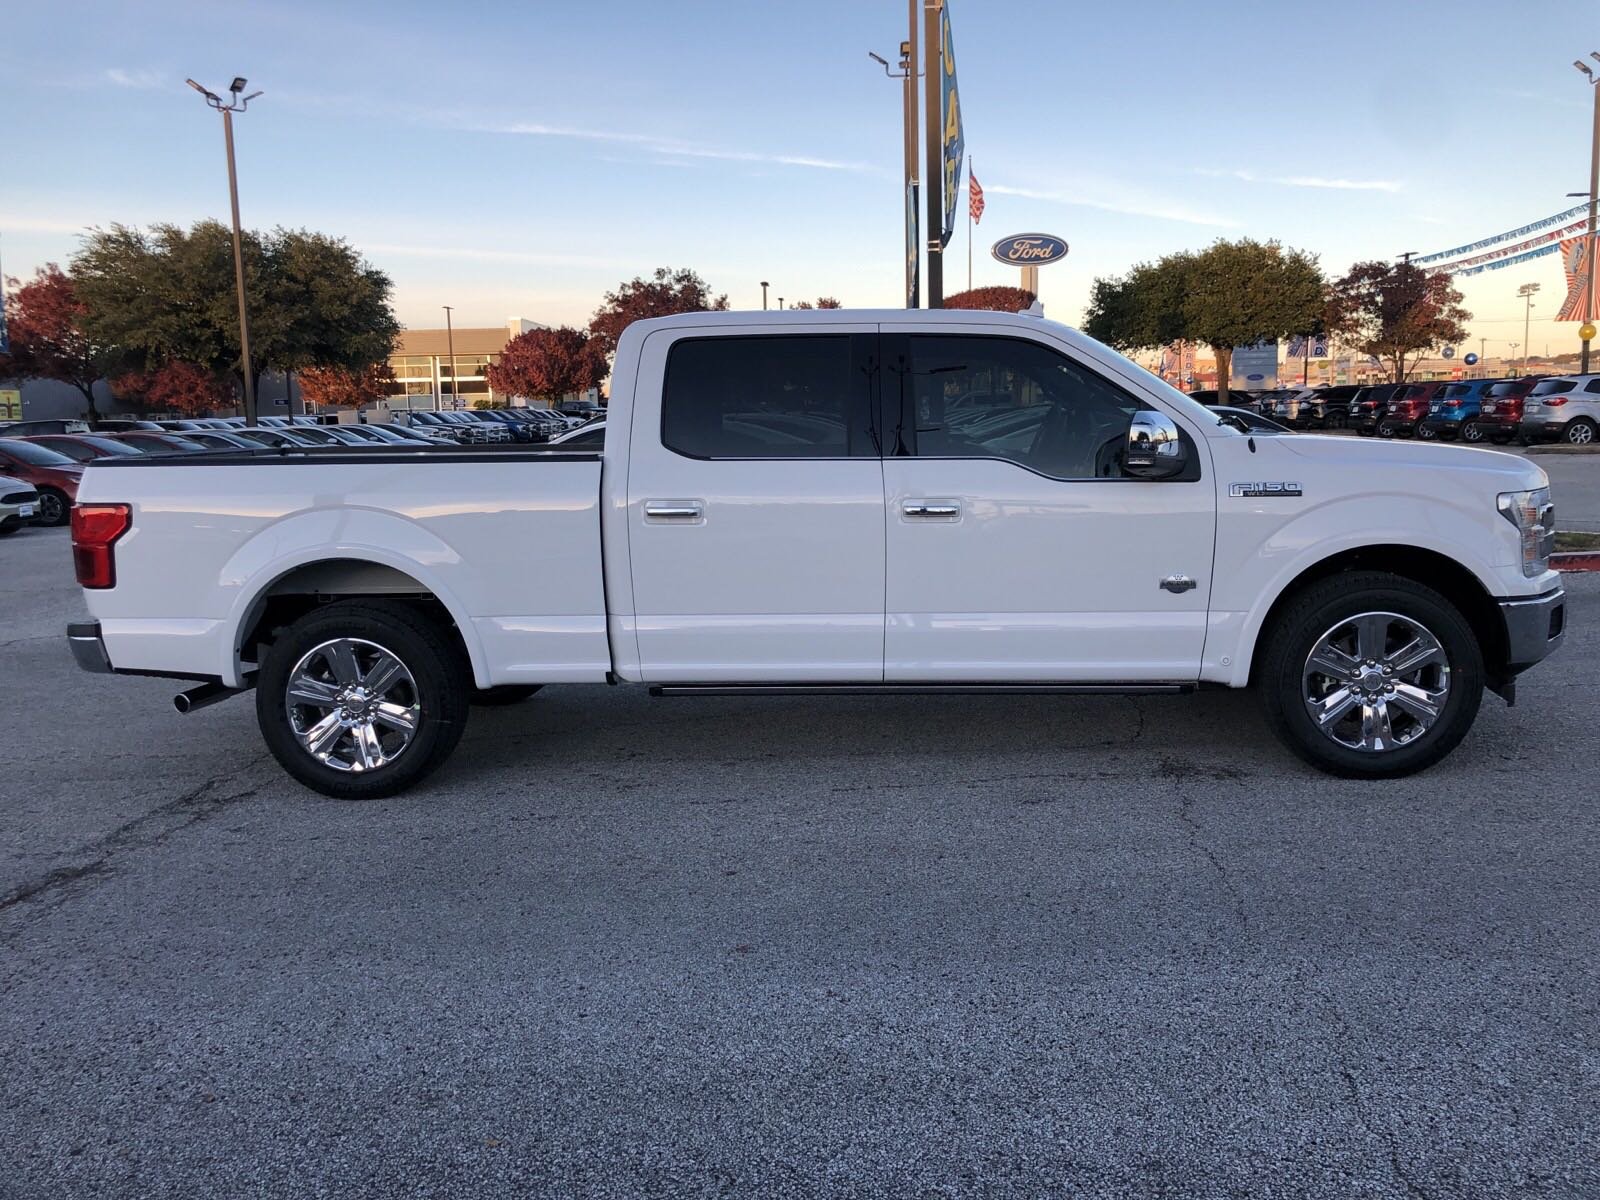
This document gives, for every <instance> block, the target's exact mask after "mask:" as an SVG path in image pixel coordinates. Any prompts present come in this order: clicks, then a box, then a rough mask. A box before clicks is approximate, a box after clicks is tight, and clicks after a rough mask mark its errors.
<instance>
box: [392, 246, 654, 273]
mask: <svg viewBox="0 0 1600 1200" xmlns="http://www.w3.org/2000/svg"><path fill="white" fill-rule="evenodd" d="M361 252H362V253H363V254H374V255H383V254H388V255H393V256H394V257H396V258H439V259H448V260H451V261H461V260H466V261H470V262H490V263H515V264H518V265H525V266H536V267H606V268H611V267H617V268H626V267H628V266H631V265H633V260H632V259H619V258H601V257H598V256H596V255H590V254H551V253H547V252H544V251H538V250H502V249H497V248H494V249H491V248H486V247H477V246H440V245H435V244H431V243H430V244H427V245H422V244H418V243H414V242H362V243H361Z"/></svg>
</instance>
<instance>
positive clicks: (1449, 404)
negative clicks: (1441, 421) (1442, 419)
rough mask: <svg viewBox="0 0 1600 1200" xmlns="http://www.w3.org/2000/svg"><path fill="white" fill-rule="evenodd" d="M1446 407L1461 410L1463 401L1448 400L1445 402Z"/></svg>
mask: <svg viewBox="0 0 1600 1200" xmlns="http://www.w3.org/2000/svg"><path fill="white" fill-rule="evenodd" d="M1444 406H1445V407H1446V408H1460V407H1461V401H1459V400H1446V401H1445V402H1444Z"/></svg>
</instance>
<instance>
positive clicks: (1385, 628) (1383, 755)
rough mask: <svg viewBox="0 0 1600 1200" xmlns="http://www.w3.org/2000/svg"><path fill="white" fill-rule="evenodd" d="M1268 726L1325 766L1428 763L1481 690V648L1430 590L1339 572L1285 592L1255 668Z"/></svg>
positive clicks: (1373, 771)
mask: <svg viewBox="0 0 1600 1200" xmlns="http://www.w3.org/2000/svg"><path fill="white" fill-rule="evenodd" d="M1257 679H1258V682H1259V684H1260V687H1261V695H1262V701H1263V704H1264V706H1265V708H1266V715H1267V721H1268V724H1269V725H1271V727H1272V729H1273V732H1275V733H1276V734H1277V735H1278V737H1279V738H1280V739H1281V740H1282V741H1283V742H1284V744H1285V745H1287V746H1288V747H1289V749H1291V750H1293V751H1294V752H1295V754H1297V755H1299V756H1300V757H1301V758H1302V759H1304V760H1305V761H1306V762H1308V763H1310V764H1311V765H1313V766H1315V767H1320V768H1321V769H1322V770H1324V771H1327V772H1329V773H1331V774H1334V775H1342V776H1345V777H1348V778H1358V779H1389V778H1394V777H1396V776H1401V775H1410V774H1412V773H1414V772H1416V771H1421V770H1423V769H1424V768H1426V767H1430V766H1432V765H1433V764H1434V763H1436V762H1438V761H1439V760H1440V759H1441V758H1443V757H1444V756H1445V755H1447V754H1449V753H1450V751H1451V750H1453V749H1455V748H1456V746H1457V745H1459V744H1460V742H1461V739H1462V738H1464V737H1466V735H1467V731H1468V730H1469V729H1471V728H1472V723H1473V721H1474V720H1475V719H1476V717H1477V715H1478V705H1479V703H1480V702H1481V701H1482V699H1483V686H1484V666H1483V652H1482V650H1481V649H1480V648H1479V646H1478V642H1477V639H1476V638H1475V637H1474V636H1473V633H1472V629H1471V627H1470V626H1469V625H1468V624H1467V621H1466V619H1465V618H1464V617H1463V616H1462V615H1461V613H1460V612H1459V611H1458V610H1457V609H1456V608H1455V606H1454V605H1452V604H1451V603H1450V602H1449V601H1448V600H1446V599H1445V598H1444V597H1443V596H1442V595H1440V594H1439V593H1438V592H1436V591H1434V590H1433V589H1432V588H1429V587H1424V586H1423V585H1422V584H1420V583H1416V582H1414V581H1412V580H1409V579H1406V578H1404V577H1403V576H1399V575H1393V574H1389V573H1387V572H1378V571H1373V572H1349V573H1345V574H1341V575H1336V576H1333V577H1332V578H1330V579H1325V580H1323V581H1322V582H1320V583H1317V584H1313V585H1311V586H1310V587H1308V588H1307V589H1306V590H1305V591H1304V592H1302V593H1301V594H1300V595H1299V596H1298V597H1296V598H1295V599H1294V600H1292V601H1291V602H1290V604H1289V606H1288V607H1287V608H1286V609H1285V611H1284V612H1283V614H1282V616H1281V617H1280V618H1279V619H1278V620H1277V622H1276V623H1275V625H1274V627H1273V630H1272V632H1271V634H1270V635H1269V637H1268V638H1267V641H1266V649H1265V652H1264V654H1263V657H1262V662H1261V669H1260V671H1259V673H1258V676H1257Z"/></svg>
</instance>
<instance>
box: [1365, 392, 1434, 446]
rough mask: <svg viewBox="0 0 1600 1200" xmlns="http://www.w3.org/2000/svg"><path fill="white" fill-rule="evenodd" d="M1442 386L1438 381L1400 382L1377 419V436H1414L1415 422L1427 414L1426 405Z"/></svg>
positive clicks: (1415, 430) (1430, 402)
mask: <svg viewBox="0 0 1600 1200" xmlns="http://www.w3.org/2000/svg"><path fill="white" fill-rule="evenodd" d="M1444 387H1445V384H1444V383H1442V382H1439V381H1434V382H1429V383H1403V384H1401V385H1400V386H1399V387H1397V388H1396V389H1395V391H1394V393H1393V394H1392V395H1391V396H1390V397H1389V402H1388V403H1387V404H1386V405H1385V406H1384V412H1383V416H1382V417H1381V418H1380V419H1379V421H1378V436H1379V437H1412V436H1414V435H1415V434H1416V432H1417V423H1418V422H1420V421H1421V420H1422V418H1423V417H1425V416H1427V415H1428V406H1429V405H1430V404H1432V403H1433V398H1434V397H1435V396H1436V395H1438V394H1439V392H1440V391H1441V390H1443V388H1444Z"/></svg>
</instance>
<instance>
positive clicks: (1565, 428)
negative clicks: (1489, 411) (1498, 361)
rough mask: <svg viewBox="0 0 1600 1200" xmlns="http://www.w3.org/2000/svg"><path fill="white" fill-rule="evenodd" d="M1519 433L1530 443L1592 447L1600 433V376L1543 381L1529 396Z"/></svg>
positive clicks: (1565, 377)
mask: <svg viewBox="0 0 1600 1200" xmlns="http://www.w3.org/2000/svg"><path fill="white" fill-rule="evenodd" d="M1518 433H1519V434H1520V435H1521V436H1522V438H1523V439H1524V440H1525V441H1529V442H1548V441H1555V440H1557V439H1559V440H1560V441H1563V442H1566V443H1568V444H1569V445H1572V446H1592V445H1593V444H1594V441H1595V435H1596V433H1600V375H1560V376H1557V377H1555V378H1553V379H1541V380H1540V381H1539V382H1538V383H1536V384H1534V385H1533V390H1532V391H1530V392H1529V393H1528V398H1527V402H1526V404H1525V405H1524V408H1523V412H1522V424H1521V425H1520V426H1519V427H1518Z"/></svg>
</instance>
